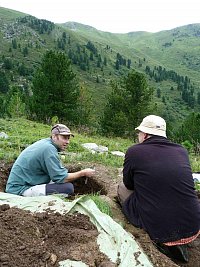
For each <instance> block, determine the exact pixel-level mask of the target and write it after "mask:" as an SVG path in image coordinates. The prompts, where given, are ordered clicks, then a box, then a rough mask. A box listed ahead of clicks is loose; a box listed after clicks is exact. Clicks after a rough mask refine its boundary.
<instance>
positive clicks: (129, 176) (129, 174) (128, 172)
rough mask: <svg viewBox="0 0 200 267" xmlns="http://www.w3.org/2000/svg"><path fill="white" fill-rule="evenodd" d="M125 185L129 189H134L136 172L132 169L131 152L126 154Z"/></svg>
mask: <svg viewBox="0 0 200 267" xmlns="http://www.w3.org/2000/svg"><path fill="white" fill-rule="evenodd" d="M123 183H124V185H125V186H126V188H127V189H129V190H133V189H134V170H133V168H132V159H131V157H130V152H129V150H128V151H127V152H126V155H125V160H124V168H123Z"/></svg>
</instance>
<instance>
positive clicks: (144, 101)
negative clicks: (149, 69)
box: [101, 71, 153, 136]
mask: <svg viewBox="0 0 200 267" xmlns="http://www.w3.org/2000/svg"><path fill="white" fill-rule="evenodd" d="M111 87H112V92H111V94H110V95H109V97H108V102H107V105H106V107H105V110H104V115H103V118H102V120H101V126H102V131H103V132H104V133H105V134H108V135H109V134H114V135H116V136H123V135H125V134H126V135H133V130H134V128H135V127H136V126H137V125H138V124H139V123H140V121H141V120H142V118H143V117H144V116H145V115H147V114H148V112H149V107H150V103H151V97H152V94H153V89H152V88H149V87H148V84H147V82H146V79H145V76H144V75H143V74H141V73H139V72H136V71H131V72H129V74H128V75H127V76H126V77H124V78H122V79H121V80H120V82H119V83H118V82H112V83H111Z"/></svg>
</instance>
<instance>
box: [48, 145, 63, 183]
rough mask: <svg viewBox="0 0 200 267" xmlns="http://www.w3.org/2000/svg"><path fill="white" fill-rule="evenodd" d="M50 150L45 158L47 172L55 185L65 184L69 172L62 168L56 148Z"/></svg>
mask: <svg viewBox="0 0 200 267" xmlns="http://www.w3.org/2000/svg"><path fill="white" fill-rule="evenodd" d="M50 150H51V151H49V153H47V155H46V157H45V165H46V168H47V172H48V174H49V177H50V178H51V180H52V181H53V182H54V183H63V182H64V179H65V178H66V177H67V176H68V170H67V169H66V168H65V167H64V166H62V164H61V161H60V159H59V156H58V152H57V151H56V148H55V149H54V148H53V149H50Z"/></svg>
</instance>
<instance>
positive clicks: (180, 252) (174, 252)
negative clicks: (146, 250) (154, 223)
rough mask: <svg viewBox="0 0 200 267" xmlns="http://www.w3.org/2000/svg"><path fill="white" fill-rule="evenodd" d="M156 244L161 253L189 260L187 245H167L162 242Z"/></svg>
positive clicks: (181, 259) (180, 259)
mask: <svg viewBox="0 0 200 267" xmlns="http://www.w3.org/2000/svg"><path fill="white" fill-rule="evenodd" d="M155 246H156V247H157V249H158V250H159V251H160V252H161V253H163V254H165V255H166V256H167V257H169V258H171V259H175V260H179V261H182V262H188V261H189V256H188V250H187V245H176V246H166V245H164V244H162V243H156V244H155Z"/></svg>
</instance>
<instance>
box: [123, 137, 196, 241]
mask: <svg viewBox="0 0 200 267" xmlns="http://www.w3.org/2000/svg"><path fill="white" fill-rule="evenodd" d="M123 181H124V184H125V186H126V187H127V188H128V189H131V190H134V193H133V194H132V195H131V196H130V197H129V198H128V199H127V200H126V201H125V203H124V205H123V211H124V213H125V215H126V217H127V218H128V220H129V221H130V222H131V223H132V224H134V225H135V226H137V227H140V228H143V229H145V230H146V231H147V233H148V234H149V236H150V237H151V239H152V240H154V241H155V242H169V241H176V240H179V239H181V238H187V237H190V236H192V235H194V234H196V233H197V232H198V231H199V229H200V203H199V201H198V198H197V195H196V193H195V190H194V181H193V177H192V171H191V167H190V163H189V159H188V154H187V151H186V150H185V149H184V148H183V147H182V146H181V145H178V144H175V143H172V142H170V141H169V140H168V139H166V138H164V137H158V136H152V137H151V138H149V139H147V140H145V141H144V142H143V143H141V144H137V145H133V146H132V147H130V148H129V149H128V150H127V153H126V156H125V161H124V169H123Z"/></svg>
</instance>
